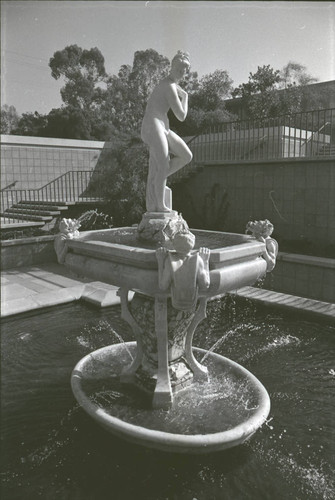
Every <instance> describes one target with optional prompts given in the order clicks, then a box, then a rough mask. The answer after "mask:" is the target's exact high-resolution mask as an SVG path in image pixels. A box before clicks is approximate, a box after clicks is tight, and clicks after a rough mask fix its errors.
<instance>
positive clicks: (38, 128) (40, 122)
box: [12, 111, 48, 137]
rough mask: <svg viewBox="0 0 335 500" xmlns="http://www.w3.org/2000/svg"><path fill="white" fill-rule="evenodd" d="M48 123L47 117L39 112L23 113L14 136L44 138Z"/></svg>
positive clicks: (13, 132) (13, 131)
mask: <svg viewBox="0 0 335 500" xmlns="http://www.w3.org/2000/svg"><path fill="white" fill-rule="evenodd" d="M47 123H48V120H47V116H46V115H41V114H40V113H38V112H37V111H35V113H23V114H22V116H21V118H20V119H19V122H18V124H17V127H16V128H15V129H13V130H12V134H14V135H30V136H33V137H44V135H45V134H44V130H45V127H46V125H47Z"/></svg>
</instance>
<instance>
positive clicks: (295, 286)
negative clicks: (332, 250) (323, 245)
mask: <svg viewBox="0 0 335 500" xmlns="http://www.w3.org/2000/svg"><path fill="white" fill-rule="evenodd" d="M264 288H266V289H268V290H275V291H277V292H282V293H288V294H290V295H297V296H298V297H308V298H310V299H315V300H321V301H324V302H330V303H334V302H335V259H322V258H316V257H309V256H307V255H297V254H285V253H284V254H279V256H278V259H277V264H276V267H275V269H274V270H273V271H272V272H271V273H269V274H268V275H267V277H266V280H265V282H264Z"/></svg>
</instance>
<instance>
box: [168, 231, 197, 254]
mask: <svg viewBox="0 0 335 500" xmlns="http://www.w3.org/2000/svg"><path fill="white" fill-rule="evenodd" d="M194 244H195V236H194V234H192V233H191V232H190V231H178V232H177V233H176V234H175V235H174V236H173V238H172V245H173V248H174V249H175V250H176V252H178V253H181V254H184V255H186V254H188V253H189V252H190V251H191V250H192V249H193V247H194Z"/></svg>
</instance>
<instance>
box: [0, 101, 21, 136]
mask: <svg viewBox="0 0 335 500" xmlns="http://www.w3.org/2000/svg"><path fill="white" fill-rule="evenodd" d="M19 119H20V117H19V115H18V112H17V111H16V108H15V106H8V105H7V104H4V105H3V106H1V133H2V134H10V133H11V132H12V130H13V129H15V128H16V127H17V126H18V123H19Z"/></svg>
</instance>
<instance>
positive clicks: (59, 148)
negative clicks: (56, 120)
mask: <svg viewBox="0 0 335 500" xmlns="http://www.w3.org/2000/svg"><path fill="white" fill-rule="evenodd" d="M103 146H104V143H103V142H98V141H76V140H67V139H46V138H39V137H22V136H15V135H10V136H8V135H7V136H5V135H2V136H1V188H2V189H3V188H5V187H6V186H8V185H9V184H11V183H13V182H15V181H17V182H16V184H15V188H14V189H35V188H40V187H42V186H44V185H45V184H47V183H48V182H50V181H52V180H54V179H55V178H56V177H59V176H61V175H63V174H65V173H66V172H68V171H71V170H76V171H77V170H92V169H94V167H95V166H96V164H97V162H98V159H99V156H100V153H101V150H102V148H103Z"/></svg>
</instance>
